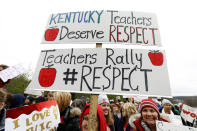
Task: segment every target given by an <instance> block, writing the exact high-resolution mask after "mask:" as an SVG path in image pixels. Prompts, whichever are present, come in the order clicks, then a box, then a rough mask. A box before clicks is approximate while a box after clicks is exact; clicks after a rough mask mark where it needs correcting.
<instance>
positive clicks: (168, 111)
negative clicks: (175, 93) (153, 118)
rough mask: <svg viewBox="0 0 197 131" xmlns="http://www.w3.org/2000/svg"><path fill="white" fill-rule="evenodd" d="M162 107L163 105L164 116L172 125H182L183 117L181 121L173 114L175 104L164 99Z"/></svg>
mask: <svg viewBox="0 0 197 131" xmlns="http://www.w3.org/2000/svg"><path fill="white" fill-rule="evenodd" d="M162 105H163V109H162V114H164V115H167V116H168V117H169V120H170V122H171V123H174V124H176V125H182V121H181V117H180V119H177V117H176V116H175V114H174V113H173V112H172V107H173V104H172V103H171V102H170V101H169V100H167V99H163V100H162Z"/></svg>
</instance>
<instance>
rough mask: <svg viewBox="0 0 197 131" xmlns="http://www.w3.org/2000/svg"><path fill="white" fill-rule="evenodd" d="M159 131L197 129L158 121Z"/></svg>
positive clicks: (195, 130) (191, 130)
mask: <svg viewBox="0 0 197 131" xmlns="http://www.w3.org/2000/svg"><path fill="white" fill-rule="evenodd" d="M156 126H157V131H197V128H193V127H189V126H181V125H175V124H172V123H168V122H162V121H157V122H156Z"/></svg>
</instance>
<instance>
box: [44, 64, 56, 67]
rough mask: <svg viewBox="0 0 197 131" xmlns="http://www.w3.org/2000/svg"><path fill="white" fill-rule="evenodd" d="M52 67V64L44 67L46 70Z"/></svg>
mask: <svg viewBox="0 0 197 131" xmlns="http://www.w3.org/2000/svg"><path fill="white" fill-rule="evenodd" d="M53 65H54V64H51V65H48V66H46V67H47V68H51V67H52V66H53Z"/></svg>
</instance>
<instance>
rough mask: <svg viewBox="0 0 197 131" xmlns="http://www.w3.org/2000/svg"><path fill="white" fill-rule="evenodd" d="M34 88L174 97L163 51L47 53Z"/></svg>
mask: <svg viewBox="0 0 197 131" xmlns="http://www.w3.org/2000/svg"><path fill="white" fill-rule="evenodd" d="M48 67H49V68H48ZM30 86H31V87H30V88H31V89H38V90H49V91H69V92H78V93H98V94H99V93H106V94H117V95H121V94H122V95H125V94H138V95H139V94H145V95H151V96H171V89H170V83H169V78H168V71H167V65H166V59H165V53H164V51H163V50H161V51H158V52H157V53H152V52H150V51H149V50H143V49H111V48H100V49H99V48H92V49H91V48H89V49H85V48H84V49H58V50H45V51H42V52H41V54H40V58H39V61H38V65H37V68H36V70H35V73H34V77H33V80H32V82H31V84H30Z"/></svg>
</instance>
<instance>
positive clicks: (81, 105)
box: [71, 99, 86, 111]
mask: <svg viewBox="0 0 197 131" xmlns="http://www.w3.org/2000/svg"><path fill="white" fill-rule="evenodd" d="M85 105H86V101H85V100H83V99H75V100H74V101H73V102H72V104H71V106H72V107H78V108H79V109H80V110H81V111H82V110H83V108H84V106H85Z"/></svg>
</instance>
